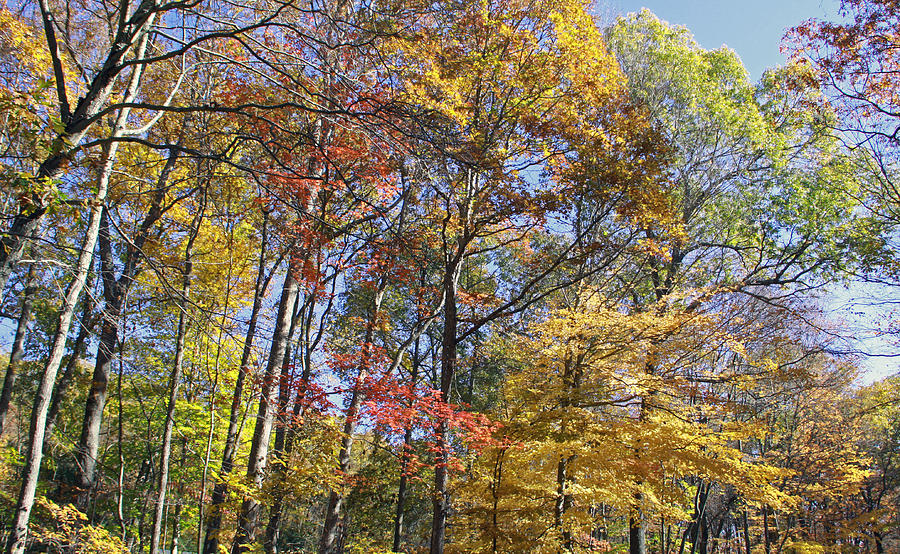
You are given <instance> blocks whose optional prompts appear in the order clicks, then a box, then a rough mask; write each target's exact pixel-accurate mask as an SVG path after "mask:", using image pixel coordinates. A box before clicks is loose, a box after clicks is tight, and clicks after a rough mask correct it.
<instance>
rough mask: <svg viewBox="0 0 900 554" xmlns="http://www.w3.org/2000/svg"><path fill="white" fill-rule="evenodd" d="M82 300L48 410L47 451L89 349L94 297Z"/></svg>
mask: <svg viewBox="0 0 900 554" xmlns="http://www.w3.org/2000/svg"><path fill="white" fill-rule="evenodd" d="M90 277H91V276H90V275H88V280H87V284H86V285H85V286H86V287H87V289H88V291H90V286H91V283H90V281H91V278H90ZM81 302H82V306H83V307H82V311H81V324H80V325H79V326H78V335H77V336H76V337H75V343H74V344H72V352H71V353H70V354H69V359H68V361H67V362H66V368H65V369H64V370H63V373H62V375H60V377H59V380H58V381H57V382H56V385H55V386H54V387H53V401H52V402H51V404H50V410H49V411H48V412H47V424H46V427H45V430H44V450H45V451H46V450H47V449H48V448H49V447H50V439H51V438H53V430H54V428H56V418H57V417H58V416H59V410H60V407H62V404H63V402H65V400H66V396H67V395H68V393H69V387H70V386H71V385H72V380H73V378H74V377H75V370H76V369H77V368H78V361H79V360H81V357H82V356H83V355H84V352H85V350H86V349H87V344H88V338H89V336H90V333H91V328H92V327H93V322H92V321H91V320H92V319H93V311H94V299H93V298H92V296H91V294H90V292H88V294H85V295H84V297H83V298H82V300H81Z"/></svg>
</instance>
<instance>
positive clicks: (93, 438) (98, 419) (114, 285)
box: [75, 151, 178, 509]
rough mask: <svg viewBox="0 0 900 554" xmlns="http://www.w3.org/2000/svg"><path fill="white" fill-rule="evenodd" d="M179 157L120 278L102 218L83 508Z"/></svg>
mask: <svg viewBox="0 0 900 554" xmlns="http://www.w3.org/2000/svg"><path fill="white" fill-rule="evenodd" d="M177 159H178V153H177V152H175V151H173V152H172V153H170V155H169V158H168V159H167V161H166V165H165V167H164V168H163V170H162V171H161V172H160V175H159V178H158V180H157V189H156V193H155V195H154V197H153V199H152V201H151V205H150V208H149V209H148V211H147V214H146V216H145V217H144V220H143V221H142V222H141V227H140V229H139V231H138V234H137V237H136V239H135V240H134V244H133V245H131V246H129V248H128V253H127V255H126V257H125V264H124V267H123V269H122V274H121V276H120V277H119V278H118V279H116V276H115V263H114V262H113V251H112V239H111V233H110V228H109V227H110V224H109V215H108V213H107V212H104V213H103V215H102V217H101V226H100V235H99V241H100V265H101V271H100V275H101V277H102V280H103V297H104V300H105V304H104V307H103V311H102V312H101V314H100V318H101V328H100V329H101V330H100V341H99V343H98V345H97V357H96V360H95V363H94V373H93V376H92V379H91V388H90V390H89V391H88V396H87V401H86V402H85V407H84V419H83V420H82V425H81V437H80V438H79V441H78V447H77V448H76V453H75V461H76V467H77V472H76V477H75V485H76V486H77V487H78V488H79V495H78V505H79V506H80V507H81V508H82V509H86V507H87V503H88V501H89V499H90V493H91V490H92V489H93V486H94V477H95V474H96V470H97V462H98V459H97V458H98V454H99V451H100V428H101V425H102V423H103V410H104V408H105V407H106V399H107V395H108V391H109V374H110V369H111V367H112V360H113V357H114V356H115V348H116V345H117V344H118V341H119V328H120V327H121V324H122V315H123V307H124V303H125V298H127V296H128V292H129V291H130V290H131V285H132V284H133V283H134V279H135V278H136V277H137V275H138V273H139V272H140V263H141V259H142V258H143V251H142V248H143V246H144V244H145V243H146V241H147V238H148V236H149V233H150V229H151V228H152V227H153V225H155V224H156V222H157V221H158V220H159V218H160V217H161V216H162V210H161V207H160V206H161V204H162V202H163V200H164V198H165V193H166V189H167V187H166V183H167V181H168V178H169V175H170V174H171V173H172V171H173V170H174V169H175V162H176V161H177Z"/></svg>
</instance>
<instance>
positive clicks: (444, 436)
mask: <svg viewBox="0 0 900 554" xmlns="http://www.w3.org/2000/svg"><path fill="white" fill-rule="evenodd" d="M460 250H462V248H460ZM449 269H450V270H449V271H447V273H446V275H445V277H444V330H443V334H442V340H441V396H440V400H441V402H450V390H451V387H452V384H453V377H454V372H455V371H456V356H457V346H458V344H457V338H456V335H457V328H458V324H459V322H458V320H457V307H456V289H457V282H458V279H459V260H456V261H455V263H453V264H452V265H450V266H449ZM449 440H450V424H449V422H448V421H447V420H446V419H445V418H442V419H441V421H439V422H438V427H437V437H436V441H435V442H436V445H435V447H436V448H435V449H436V452H435V466H434V492H433V494H434V497H433V500H432V504H433V510H432V511H433V516H432V520H431V544H430V552H431V554H443V552H444V541H445V538H446V529H447V516H448V513H449V511H450V497H449V493H448V491H447V485H448V483H449V475H448V470H449V465H450V444H449Z"/></svg>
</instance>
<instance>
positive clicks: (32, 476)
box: [6, 113, 124, 554]
mask: <svg viewBox="0 0 900 554" xmlns="http://www.w3.org/2000/svg"><path fill="white" fill-rule="evenodd" d="M120 119H121V113H120ZM119 123H124V121H120V122H119ZM117 128H120V126H119V125H117ZM115 148H116V143H112V144H110V146H109V147H108V149H107V151H106V161H105V163H104V165H103V169H102V170H101V174H100V179H99V181H98V185H97V192H96V193H95V194H94V198H93V200H92V202H91V211H90V218H89V220H88V228H87V231H86V234H85V240H84V245H83V246H82V248H81V253H80V254H79V256H78V263H77V264H76V266H75V274H74V275H73V277H72V281H71V282H70V283H69V286H68V288H67V289H66V295H65V298H64V300H63V305H62V308H61V309H60V314H59V323H58V324H57V326H56V335H55V336H54V338H53V345H52V346H51V348H50V352H49V355H48V356H47V362H46V364H45V365H44V371H43V372H42V373H41V379H40V382H39V383H38V387H37V391H36V393H35V396H34V407H33V408H32V410H31V422H30V425H29V440H28V449H27V453H26V455H25V468H24V470H23V472H22V486H21V488H20V489H19V496H18V500H17V502H16V509H15V512H14V516H13V521H12V525H11V531H10V533H9V537H8V539H7V543H6V552H7V554H21V553H23V552H24V551H25V539H26V537H27V534H28V520H29V517H30V515H31V508H32V507H33V505H34V496H35V493H36V491H37V481H38V475H39V473H40V469H41V461H42V459H43V454H44V431H45V428H46V420H47V410H48V409H49V407H50V395H51V393H52V391H53V385H54V383H55V382H56V374H57V372H58V371H59V366H60V364H61V362H62V358H63V353H64V351H65V348H66V337H67V336H68V334H69V328H70V327H71V325H72V319H73V318H74V315H75V307H76V306H77V304H78V297H79V296H80V295H81V290H82V288H83V287H84V283H85V281H86V280H87V274H88V271H89V270H90V267H91V260H92V258H93V255H94V247H95V246H96V245H97V237H98V235H99V232H100V218H101V215H102V213H103V209H104V208H103V203H104V202H105V200H106V192H107V189H108V187H109V175H110V172H111V171H112V165H113V160H114V157H115V156H114V154H115Z"/></svg>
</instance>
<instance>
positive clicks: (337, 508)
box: [319, 280, 384, 554]
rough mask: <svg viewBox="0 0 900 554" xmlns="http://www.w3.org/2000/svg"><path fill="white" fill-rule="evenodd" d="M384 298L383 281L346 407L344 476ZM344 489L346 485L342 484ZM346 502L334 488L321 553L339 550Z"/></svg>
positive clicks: (340, 458)
mask: <svg viewBox="0 0 900 554" xmlns="http://www.w3.org/2000/svg"><path fill="white" fill-rule="evenodd" d="M383 298H384V281H383V280H382V281H381V282H380V283H379V286H378V290H376V291H375V297H374V299H373V300H372V312H371V314H370V317H369V321H368V322H367V323H366V333H365V338H364V339H363V345H362V351H361V353H360V365H359V375H358V376H357V379H356V384H355V385H354V387H353V393H352V394H351V396H350V405H349V406H347V416H346V417H345V418H344V428H343V429H342V436H341V449H340V452H339V453H338V472H339V475H340V477H341V478H343V477H344V476H346V475H347V474H348V473H349V471H350V454H351V451H352V448H353V433H354V431H355V429H356V420H357V418H358V417H359V409H360V406H361V405H362V402H363V399H364V398H365V391H363V390H361V388H360V387H362V386H363V382H364V381H365V380H366V378H367V377H368V375H369V370H370V367H369V364H370V362H371V360H370V357H371V350H372V338H373V334H374V331H375V325H376V323H377V319H378V312H379V311H380V310H381V301H382V299H383ZM341 488H343V485H341ZM343 501H344V491H343V490H339V491H338V490H332V491H331V494H330V495H329V497H328V507H327V508H326V509H325V525H324V526H323V528H322V539H321V541H320V542H319V554H332V553H334V552H336V547H337V544H336V541H337V531H338V523H340V520H341V506H342V504H343Z"/></svg>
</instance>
